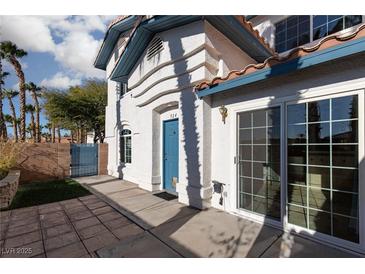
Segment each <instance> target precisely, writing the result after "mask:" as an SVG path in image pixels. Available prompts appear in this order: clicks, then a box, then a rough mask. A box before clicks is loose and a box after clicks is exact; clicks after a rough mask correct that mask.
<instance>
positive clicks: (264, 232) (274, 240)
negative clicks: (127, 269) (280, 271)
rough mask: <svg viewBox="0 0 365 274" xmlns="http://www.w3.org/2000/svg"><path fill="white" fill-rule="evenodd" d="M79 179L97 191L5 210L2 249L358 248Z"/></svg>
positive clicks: (27, 253) (324, 252)
mask: <svg viewBox="0 0 365 274" xmlns="http://www.w3.org/2000/svg"><path fill="white" fill-rule="evenodd" d="M78 181H79V182H80V183H81V184H82V185H84V186H85V187H86V188H88V189H89V190H90V191H91V192H92V193H94V194H95V195H89V196H85V197H82V198H78V199H71V200H65V201H61V202H57V203H52V204H46V205H41V206H33V207H28V208H23V209H16V210H10V211H3V212H0V251H1V252H0V256H1V257H5V258H6V257H104V258H109V257H132V258H133V257H144V258H152V257H153V258H156V257H159V258H167V257H241V258H242V257H256V258H257V257H279V256H282V251H283V250H287V249H288V250H289V251H290V252H289V253H288V254H287V255H285V256H288V257H331V258H333V257H357V256H359V255H360V254H354V253H348V252H346V251H344V250H338V249H336V248H333V247H330V246H327V245H323V244H320V243H317V242H314V241H311V240H309V239H305V238H303V237H300V236H299V235H292V236H291V237H288V235H286V234H283V231H281V230H280V229H277V228H273V227H270V226H266V225H263V224H258V223H255V222H253V221H250V220H247V219H243V218H239V217H237V216H234V215H231V214H228V213H226V212H223V211H221V210H217V209H214V208H210V209H208V210H203V211H199V210H196V209H193V208H191V207H187V206H186V205H183V204H181V203H179V202H178V201H177V199H173V200H165V199H162V198H161V197H157V196H155V195H153V194H152V193H151V192H148V191H145V190H142V189H139V188H138V186H137V185H136V184H133V183H131V182H127V181H123V180H119V179H116V178H113V177H110V176H92V177H84V178H78ZM283 248H284V249H283ZM285 254H286V253H285ZM360 256H362V255H360Z"/></svg>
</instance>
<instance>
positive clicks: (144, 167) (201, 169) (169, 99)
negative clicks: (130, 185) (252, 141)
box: [105, 21, 253, 208]
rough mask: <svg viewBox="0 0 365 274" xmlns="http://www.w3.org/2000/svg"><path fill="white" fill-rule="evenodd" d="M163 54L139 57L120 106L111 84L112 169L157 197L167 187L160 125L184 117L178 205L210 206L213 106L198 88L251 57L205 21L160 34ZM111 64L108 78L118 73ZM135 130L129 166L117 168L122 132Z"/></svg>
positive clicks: (109, 129)
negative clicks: (163, 187)
mask: <svg viewBox="0 0 365 274" xmlns="http://www.w3.org/2000/svg"><path fill="white" fill-rule="evenodd" d="M157 35H158V36H159V37H160V38H161V40H162V41H163V47H164V49H163V50H162V51H161V52H159V53H158V54H157V55H155V56H154V57H153V58H152V59H150V60H147V57H146V53H147V50H146V52H145V53H144V54H143V55H142V56H141V57H140V58H139V60H138V62H137V63H136V65H135V67H134V68H133V70H132V72H131V74H130V75H129V77H128V87H129V89H130V91H129V92H128V93H127V94H125V95H124V96H123V97H122V98H121V99H120V102H118V100H117V96H116V91H115V88H116V84H115V83H114V82H112V81H109V82H108V106H107V109H106V111H107V119H106V139H105V141H106V142H107V143H109V162H108V171H109V174H111V175H113V176H118V177H122V178H124V179H126V180H130V181H133V182H135V183H138V184H139V186H140V187H142V188H144V189H147V190H151V191H155V190H160V189H162V164H161V162H162V159H161V153H162V137H161V136H162V132H161V130H162V123H163V121H164V120H168V119H171V118H178V119H179V138H180V142H179V182H178V184H177V192H178V196H179V201H181V202H183V203H186V204H190V205H193V206H196V207H199V208H203V207H206V206H209V205H210V198H211V193H212V188H211V164H210V161H211V128H210V126H211V124H210V122H209V121H210V114H211V110H210V100H209V98H207V99H206V100H199V99H198V98H197V96H196V95H195V93H194V92H193V87H194V85H196V84H197V83H199V82H201V81H204V80H210V79H212V78H213V77H215V76H217V75H222V74H224V73H227V72H228V70H231V69H239V68H242V67H244V66H245V65H247V64H248V63H251V62H253V60H252V59H251V58H250V57H248V55H247V54H245V53H243V52H242V51H241V50H240V49H239V48H238V47H236V46H235V45H234V44H233V43H231V42H230V41H229V40H228V39H226V38H225V36H224V35H223V34H222V33H220V32H218V31H217V30H215V29H214V28H213V27H212V26H211V25H209V24H208V23H207V22H205V21H198V22H194V23H191V24H188V25H185V26H181V27H178V28H174V29H171V30H168V31H165V32H162V33H159V34H157ZM114 65H115V63H114V56H112V57H111V58H110V60H109V64H108V66H107V75H109V74H110V72H111V71H112V69H113V67H114ZM123 127H125V128H129V129H130V130H131V131H132V163H131V164H128V163H127V164H120V163H119V131H120V129H121V128H123Z"/></svg>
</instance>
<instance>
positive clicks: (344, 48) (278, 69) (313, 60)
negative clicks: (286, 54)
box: [197, 37, 365, 98]
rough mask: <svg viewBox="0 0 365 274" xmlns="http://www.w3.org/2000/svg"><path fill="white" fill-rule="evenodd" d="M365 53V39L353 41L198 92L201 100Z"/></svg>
mask: <svg viewBox="0 0 365 274" xmlns="http://www.w3.org/2000/svg"><path fill="white" fill-rule="evenodd" d="M364 51H365V37H363V38H359V39H355V40H351V41H349V42H346V43H344V44H341V45H337V46H334V47H331V48H328V49H324V50H319V51H316V52H314V53H311V54H309V55H306V56H303V57H299V58H296V59H293V60H290V61H288V62H285V63H282V64H278V65H275V66H273V67H271V68H266V69H262V70H259V71H257V72H254V73H250V74H248V75H246V76H242V77H238V78H236V79H232V80H229V81H226V82H223V83H220V84H218V85H216V86H213V87H211V88H206V89H203V90H201V91H198V92H197V95H198V97H199V98H202V97H204V96H208V95H212V94H215V93H219V92H225V91H227V90H230V89H233V88H236V87H240V86H244V85H247V84H251V83H255V82H258V81H262V80H266V79H269V78H271V77H274V76H278V75H283V74H287V73H289V72H293V71H298V70H302V69H305V68H308V67H311V66H314V65H319V64H322V63H325V62H328V61H332V60H336V59H339V58H343V57H346V56H349V55H353V54H356V53H360V52H364Z"/></svg>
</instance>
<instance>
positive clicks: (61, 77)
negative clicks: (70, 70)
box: [40, 72, 81, 89]
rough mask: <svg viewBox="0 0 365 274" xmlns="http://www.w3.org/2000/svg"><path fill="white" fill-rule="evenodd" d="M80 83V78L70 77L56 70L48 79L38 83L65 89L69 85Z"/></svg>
mask: <svg viewBox="0 0 365 274" xmlns="http://www.w3.org/2000/svg"><path fill="white" fill-rule="evenodd" d="M80 84H81V79H80V78H75V79H71V78H70V77H68V76H67V75H65V74H63V73H62V72H58V73H56V74H55V75H53V76H52V78H50V79H43V80H42V82H41V84H40V85H41V86H44V87H48V88H56V89H66V88H68V87H70V86H76V85H80Z"/></svg>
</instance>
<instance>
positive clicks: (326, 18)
mask: <svg viewBox="0 0 365 274" xmlns="http://www.w3.org/2000/svg"><path fill="white" fill-rule="evenodd" d="M361 21H362V16H361V15H346V16H343V15H316V16H313V41H314V40H317V39H319V38H322V37H325V36H327V35H330V34H333V33H335V32H338V31H340V30H343V29H346V28H350V27H352V26H355V25H357V24H360V23H361Z"/></svg>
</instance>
